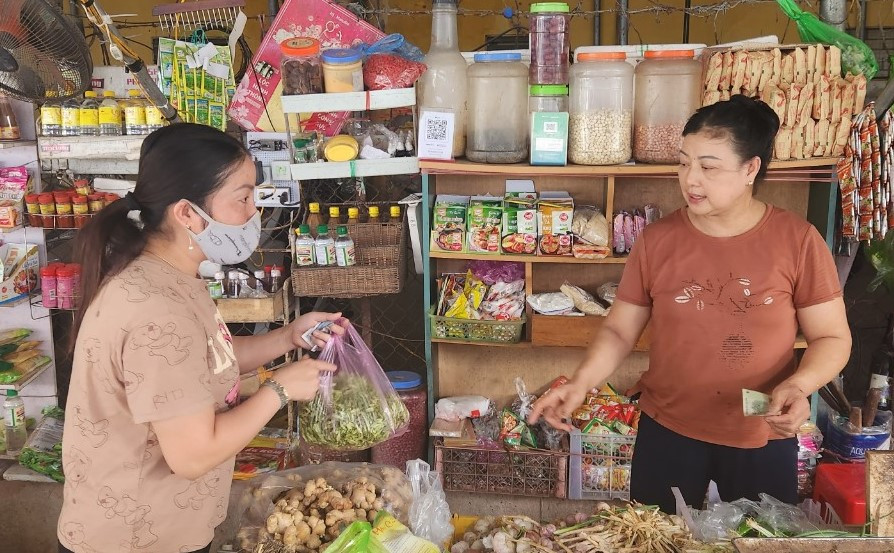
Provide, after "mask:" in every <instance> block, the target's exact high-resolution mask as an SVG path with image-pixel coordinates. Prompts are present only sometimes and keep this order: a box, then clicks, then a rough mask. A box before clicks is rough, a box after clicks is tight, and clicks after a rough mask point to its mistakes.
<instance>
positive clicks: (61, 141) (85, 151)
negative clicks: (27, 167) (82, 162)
mask: <svg viewBox="0 0 894 553" xmlns="http://www.w3.org/2000/svg"><path fill="white" fill-rule="evenodd" d="M145 138H146V136H145V135H133V136H41V137H39V138H38V139H37V145H38V150H39V151H40V158H41V160H74V159H116V160H119V161H120V160H127V161H135V160H138V159H139V158H140V148H141V147H142V145H143V140H144V139H145Z"/></svg>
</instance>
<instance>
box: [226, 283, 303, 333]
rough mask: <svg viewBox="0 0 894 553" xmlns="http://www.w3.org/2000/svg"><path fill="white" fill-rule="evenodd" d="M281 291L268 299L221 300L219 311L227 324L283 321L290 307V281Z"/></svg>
mask: <svg viewBox="0 0 894 553" xmlns="http://www.w3.org/2000/svg"><path fill="white" fill-rule="evenodd" d="M283 282H284V284H283V287H282V289H280V290H279V291H277V292H276V293H274V294H271V295H270V296H268V297H266V298H221V299H219V300H215V303H216V304H217V310H218V311H219V312H220V316H221V317H223V320H224V322H227V323H266V322H277V321H282V320H284V318H285V308H286V306H288V305H289V303H288V302H289V299H288V298H290V295H289V279H286V280H284V281H283Z"/></svg>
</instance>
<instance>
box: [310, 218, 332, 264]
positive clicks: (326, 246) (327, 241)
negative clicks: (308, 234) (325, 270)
mask: <svg viewBox="0 0 894 553" xmlns="http://www.w3.org/2000/svg"><path fill="white" fill-rule="evenodd" d="M314 250H315V252H316V258H317V265H319V266H320V267H328V266H330V265H335V240H333V239H332V236H331V235H330V234H329V226H328V225H320V226H319V227H317V239H316V240H315V241H314Z"/></svg>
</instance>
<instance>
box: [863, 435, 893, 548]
mask: <svg viewBox="0 0 894 553" xmlns="http://www.w3.org/2000/svg"><path fill="white" fill-rule="evenodd" d="M892 474H894V451H867V452H866V508H867V509H868V511H869V524H870V527H869V532H870V533H871V534H873V535H876V536H881V537H894V479H892V478H891V475H892Z"/></svg>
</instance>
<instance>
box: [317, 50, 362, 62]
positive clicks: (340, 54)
mask: <svg viewBox="0 0 894 553" xmlns="http://www.w3.org/2000/svg"><path fill="white" fill-rule="evenodd" d="M320 59H321V60H323V62H325V63H332V64H339V63H354V62H358V61H360V60H361V59H363V54H362V53H361V52H360V50H355V49H354V48H330V49H329V50H323V52H322V53H320Z"/></svg>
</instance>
